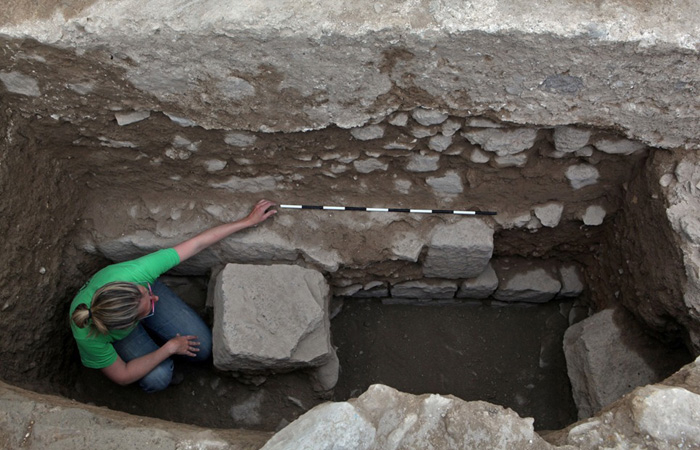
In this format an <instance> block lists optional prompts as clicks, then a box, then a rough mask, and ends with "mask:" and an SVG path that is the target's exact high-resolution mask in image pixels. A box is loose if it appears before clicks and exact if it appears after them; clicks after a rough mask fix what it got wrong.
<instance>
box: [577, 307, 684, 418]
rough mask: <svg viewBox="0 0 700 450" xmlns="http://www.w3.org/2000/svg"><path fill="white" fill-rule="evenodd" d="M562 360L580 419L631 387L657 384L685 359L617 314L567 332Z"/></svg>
mask: <svg viewBox="0 0 700 450" xmlns="http://www.w3.org/2000/svg"><path fill="white" fill-rule="evenodd" d="M564 354H565V356H566V367H567V371H568V374H569V379H570V380H571V388H572V393H573V398H574V402H575V403H576V406H577V408H578V416H579V418H580V419H584V418H588V417H591V416H592V415H593V414H595V413H596V412H597V411H599V410H600V409H601V408H603V407H605V406H607V405H609V404H610V403H612V402H614V401H615V400H617V399H619V398H620V397H622V396H623V395H624V394H627V393H628V392H630V391H632V390H633V389H634V388H636V387H639V386H643V385H646V384H651V383H656V382H659V381H661V380H662V379H663V378H664V377H665V376H667V375H669V374H670V373H672V372H673V368H674V367H678V366H679V365H681V364H682V363H681V362H680V361H681V360H682V359H683V358H684V353H683V352H682V351H673V350H669V349H668V347H667V346H664V345H661V343H659V342H657V341H655V340H654V339H652V338H651V337H649V336H647V335H646V334H645V333H644V331H643V330H642V329H641V327H640V326H639V324H638V323H637V322H636V321H635V320H634V319H633V318H632V316H631V315H630V314H629V313H628V312H626V311H625V310H624V309H622V308H617V309H606V310H603V311H601V312H599V313H596V314H594V315H592V316H591V317H589V318H587V319H584V320H582V321H581V322H579V323H577V324H575V325H573V326H571V327H569V328H568V329H567V330H566V333H565V334H564Z"/></svg>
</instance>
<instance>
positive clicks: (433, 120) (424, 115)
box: [411, 108, 449, 127]
mask: <svg viewBox="0 0 700 450" xmlns="http://www.w3.org/2000/svg"><path fill="white" fill-rule="evenodd" d="M411 115H412V116H413V120H415V121H416V122H418V123H419V124H421V125H423V126H426V127H429V126H431V125H439V124H441V123H443V122H444V121H446V120H447V118H448V117H449V116H448V115H447V113H444V112H442V111H437V110H434V109H425V108H416V109H414V110H413V112H412V113H411Z"/></svg>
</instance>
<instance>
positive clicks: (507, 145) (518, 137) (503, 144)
mask: <svg viewBox="0 0 700 450" xmlns="http://www.w3.org/2000/svg"><path fill="white" fill-rule="evenodd" d="M462 136H463V137H465V138H466V139H467V140H468V141H469V142H471V143H472V144H475V145H480V146H481V148H483V149H484V150H486V151H487V152H493V153H496V154H497V155H498V156H507V155H514V154H516V153H520V152H522V151H524V150H527V149H528V148H530V147H532V146H533V145H534V144H535V140H536V139H537V129H534V128H502V129H501V128H484V129H480V130H472V131H463V132H462Z"/></svg>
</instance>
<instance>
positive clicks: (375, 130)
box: [350, 125, 384, 141]
mask: <svg viewBox="0 0 700 450" xmlns="http://www.w3.org/2000/svg"><path fill="white" fill-rule="evenodd" d="M350 134H351V135H352V137H354V138H355V139H357V140H358V141H371V140H374V139H380V138H382V137H384V127H383V126H381V125H368V126H366V127H361V128H353V129H352V130H350Z"/></svg>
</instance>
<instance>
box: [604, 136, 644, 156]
mask: <svg viewBox="0 0 700 450" xmlns="http://www.w3.org/2000/svg"><path fill="white" fill-rule="evenodd" d="M593 145H594V146H595V148H597V149H598V150H600V151H601V152H603V153H609V154H611V155H631V154H632V153H636V152H638V151H639V150H641V149H643V148H645V147H646V146H645V145H644V144H643V143H641V142H637V141H630V140H628V139H599V140H597V141H596V142H594V143H593Z"/></svg>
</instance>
